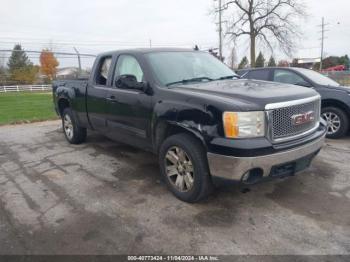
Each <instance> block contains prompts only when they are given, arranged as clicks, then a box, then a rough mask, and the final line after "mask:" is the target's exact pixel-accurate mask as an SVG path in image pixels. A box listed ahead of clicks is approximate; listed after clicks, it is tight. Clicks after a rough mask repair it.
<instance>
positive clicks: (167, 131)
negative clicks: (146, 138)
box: [155, 123, 206, 153]
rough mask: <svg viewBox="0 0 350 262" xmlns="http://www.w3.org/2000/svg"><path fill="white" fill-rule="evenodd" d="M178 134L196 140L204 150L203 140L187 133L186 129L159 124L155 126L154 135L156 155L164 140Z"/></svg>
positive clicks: (189, 132)
mask: <svg viewBox="0 0 350 262" xmlns="http://www.w3.org/2000/svg"><path fill="white" fill-rule="evenodd" d="M180 133H185V134H189V135H190V136H192V137H194V138H195V139H197V140H198V141H199V142H200V143H201V145H202V146H203V147H204V148H206V146H205V142H204V140H203V139H202V138H200V137H199V136H198V135H196V134H194V133H193V132H191V131H189V130H188V129H186V128H184V127H181V126H178V125H175V124H169V123H160V124H158V126H157V129H156V134H155V151H156V152H157V153H158V151H159V148H160V146H161V144H162V143H163V142H164V140H165V139H167V138H168V137H170V136H173V135H176V134H180Z"/></svg>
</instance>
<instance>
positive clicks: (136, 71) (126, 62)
mask: <svg viewBox="0 0 350 262" xmlns="http://www.w3.org/2000/svg"><path fill="white" fill-rule="evenodd" d="M121 75H134V76H135V77H136V79H137V81H138V82H142V80H143V72H142V69H141V66H140V64H139V62H138V61H137V60H136V58H135V57H133V56H130V55H121V56H120V57H119V58H118V62H117V66H116V68H115V78H117V77H118V76H121Z"/></svg>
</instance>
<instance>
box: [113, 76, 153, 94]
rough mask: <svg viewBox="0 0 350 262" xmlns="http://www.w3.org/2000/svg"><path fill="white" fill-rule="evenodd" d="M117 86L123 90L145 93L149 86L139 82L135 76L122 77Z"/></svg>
mask: <svg viewBox="0 0 350 262" xmlns="http://www.w3.org/2000/svg"><path fill="white" fill-rule="evenodd" d="M115 86H116V87H117V88H121V89H136V90H141V91H145V89H146V88H147V84H146V83H144V82H138V81H137V78H136V76H134V75H121V76H119V77H118V78H117V79H116V80H115Z"/></svg>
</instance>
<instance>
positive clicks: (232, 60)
mask: <svg viewBox="0 0 350 262" xmlns="http://www.w3.org/2000/svg"><path fill="white" fill-rule="evenodd" d="M236 59H237V54H236V48H235V47H232V49H231V54H230V56H229V58H228V60H229V61H228V64H229V66H230V67H231V68H232V69H233V68H235V65H236V62H237V60H236Z"/></svg>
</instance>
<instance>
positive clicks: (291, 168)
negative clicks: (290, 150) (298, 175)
mask: <svg viewBox="0 0 350 262" xmlns="http://www.w3.org/2000/svg"><path fill="white" fill-rule="evenodd" d="M295 167H296V162H293V163H287V164H282V165H278V166H274V167H272V168H271V172H270V176H271V177H287V176H293V175H294V174H295Z"/></svg>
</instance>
